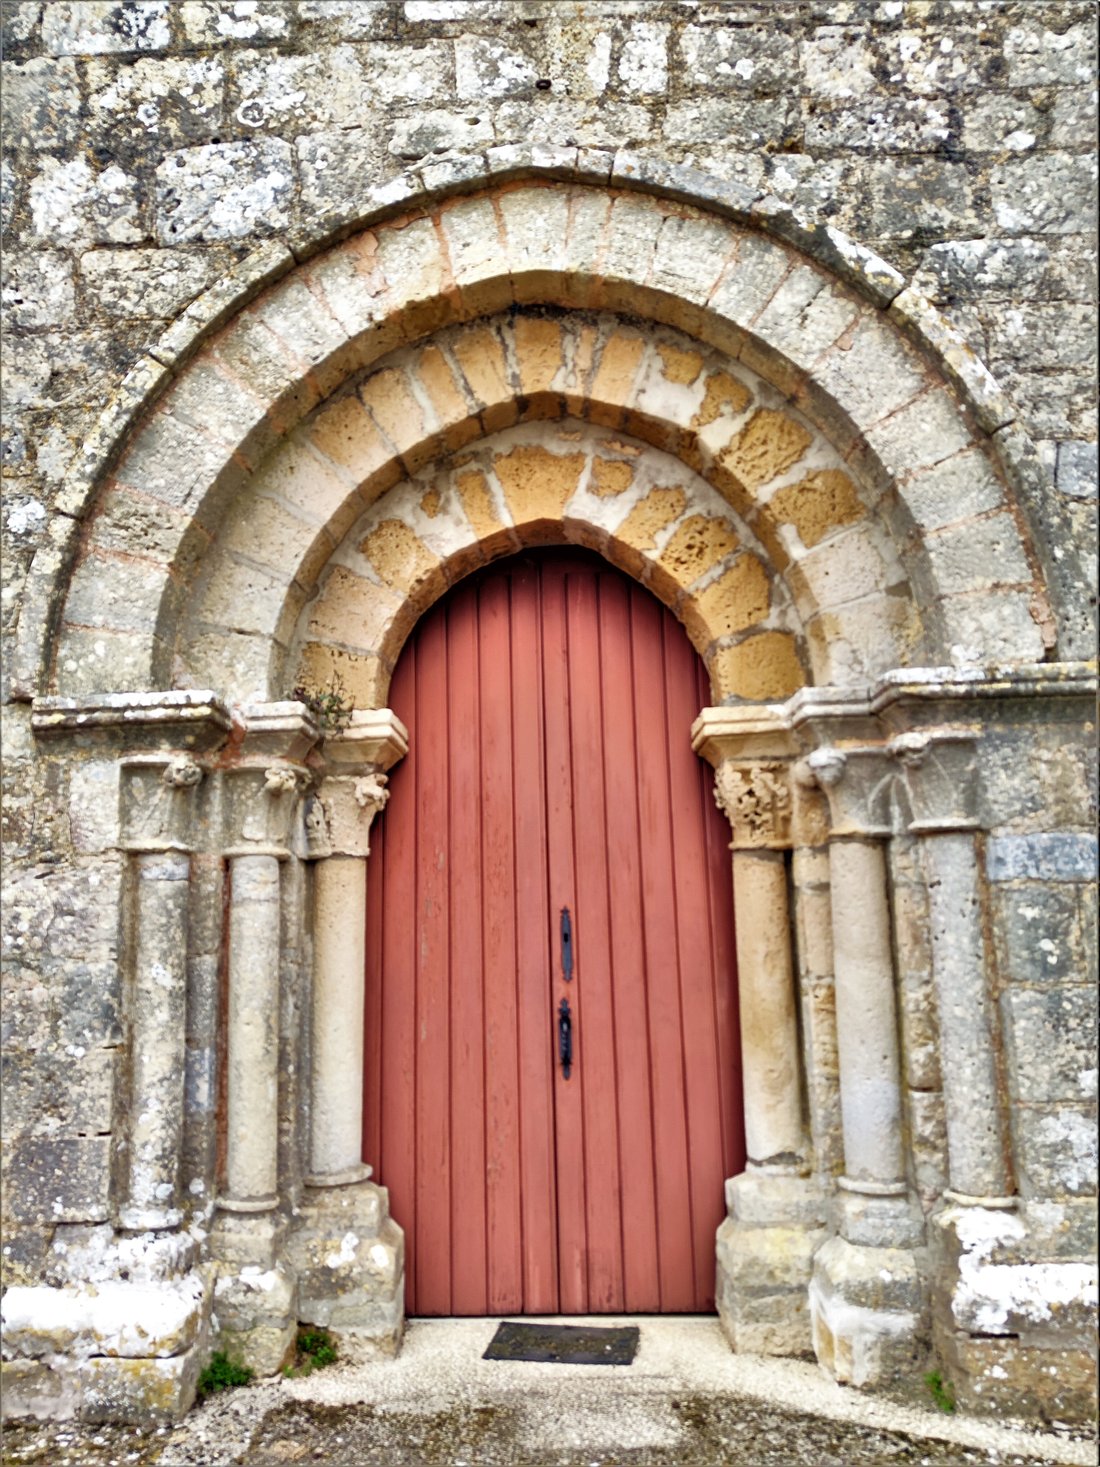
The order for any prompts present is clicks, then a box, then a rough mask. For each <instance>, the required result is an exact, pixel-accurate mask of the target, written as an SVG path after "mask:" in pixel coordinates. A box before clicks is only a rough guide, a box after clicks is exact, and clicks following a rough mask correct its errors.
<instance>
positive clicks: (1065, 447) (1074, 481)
mask: <svg viewBox="0 0 1100 1467" xmlns="http://www.w3.org/2000/svg"><path fill="white" fill-rule="evenodd" d="M1096 447H1097V446H1096V444H1095V443H1075V442H1070V443H1059V445H1058V459H1057V467H1056V469H1055V471H1054V482H1055V483H1056V484H1057V486H1058V488H1059V489H1060V490H1061V491H1062V493H1063V494H1069V495H1071V496H1072V497H1073V498H1074V499H1095V498H1096V481H1097V455H1096Z"/></svg>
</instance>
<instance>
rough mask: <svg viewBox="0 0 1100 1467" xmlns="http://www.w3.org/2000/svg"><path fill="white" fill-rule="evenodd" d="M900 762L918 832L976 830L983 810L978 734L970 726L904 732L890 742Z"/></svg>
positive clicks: (911, 823) (913, 824)
mask: <svg viewBox="0 0 1100 1467" xmlns="http://www.w3.org/2000/svg"><path fill="white" fill-rule="evenodd" d="M887 747H888V749H889V751H890V753H891V754H892V755H893V756H894V757H895V758H896V759H897V760H898V763H899V765H900V768H901V774H902V778H903V779H904V782H905V788H906V793H907V794H908V797H909V806H910V810H911V812H912V818H911V819H910V820H909V822H908V824H909V829H910V830H911V831H913V832H914V833H915V834H919V833H922V832H924V833H928V832H932V831H937V830H973V829H975V828H976V827H977V826H978V824H979V823H980V822H979V814H978V738H977V734H976V732H975V730H973V729H968V728H930V729H921V730H919V731H914V732H911V733H903V734H899V735H898V736H897V737H896V738H894V739H891V741H890V743H889V744H888V746H887Z"/></svg>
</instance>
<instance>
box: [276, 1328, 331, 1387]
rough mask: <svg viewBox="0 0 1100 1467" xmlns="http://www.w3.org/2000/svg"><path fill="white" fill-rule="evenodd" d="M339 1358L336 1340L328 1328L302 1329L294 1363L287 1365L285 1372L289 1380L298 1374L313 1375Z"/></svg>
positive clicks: (299, 1333) (299, 1332)
mask: <svg viewBox="0 0 1100 1467" xmlns="http://www.w3.org/2000/svg"><path fill="white" fill-rule="evenodd" d="M336 1358H337V1353H336V1341H335V1340H334V1339H333V1337H332V1336H331V1335H330V1334H329V1332H328V1330H327V1329H300V1330H299V1331H298V1339H297V1341H296V1353H295V1357H294V1364H293V1365H287V1366H286V1367H285V1368H284V1370H283V1374H284V1375H285V1376H286V1378H287V1379H288V1380H293V1379H295V1378H296V1377H298V1376H303V1375H312V1374H313V1372H314V1371H315V1370H320V1369H322V1367H324V1366H325V1365H331V1364H332V1363H333V1362H334V1361H335V1360H336Z"/></svg>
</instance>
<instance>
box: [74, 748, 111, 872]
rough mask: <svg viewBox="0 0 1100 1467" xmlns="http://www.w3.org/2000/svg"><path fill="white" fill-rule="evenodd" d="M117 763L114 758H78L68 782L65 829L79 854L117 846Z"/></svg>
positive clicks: (91, 853)
mask: <svg viewBox="0 0 1100 1467" xmlns="http://www.w3.org/2000/svg"><path fill="white" fill-rule="evenodd" d="M118 796H119V765H118V761H117V760H115V759H82V760H81V761H80V762H79V763H78V764H76V765H74V767H73V772H72V776H71V778H70V782H69V831H70V833H71V836H72V842H73V849H74V850H75V851H77V852H78V853H79V854H81V855H93V854H96V853H98V852H100V851H109V850H111V849H112V847H114V846H117V845H118V838H119V819H118Z"/></svg>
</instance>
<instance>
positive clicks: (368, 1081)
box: [363, 810, 386, 1176]
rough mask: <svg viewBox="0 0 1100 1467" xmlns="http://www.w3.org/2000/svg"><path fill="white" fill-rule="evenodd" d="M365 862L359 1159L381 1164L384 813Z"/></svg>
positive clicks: (373, 828) (374, 826) (377, 818)
mask: <svg viewBox="0 0 1100 1467" xmlns="http://www.w3.org/2000/svg"><path fill="white" fill-rule="evenodd" d="M370 851H371V853H370V860H369V861H368V862H367V944H366V955H367V961H366V968H367V971H366V974H365V977H364V981H365V984H366V993H365V999H364V1003H363V1031H364V1032H363V1160H364V1161H365V1162H367V1164H368V1165H369V1166H371V1167H373V1168H374V1174H375V1176H378V1175H379V1174H380V1168H381V1166H382V1001H383V984H382V933H383V925H384V922H385V916H386V903H385V901H384V900H383V896H384V891H385V886H384V883H385V869H386V854H385V853H386V812H385V810H383V811H382V812H381V813H380V814H379V815H376V816H375V817H374V823H373V824H372V825H371V832H370Z"/></svg>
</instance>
